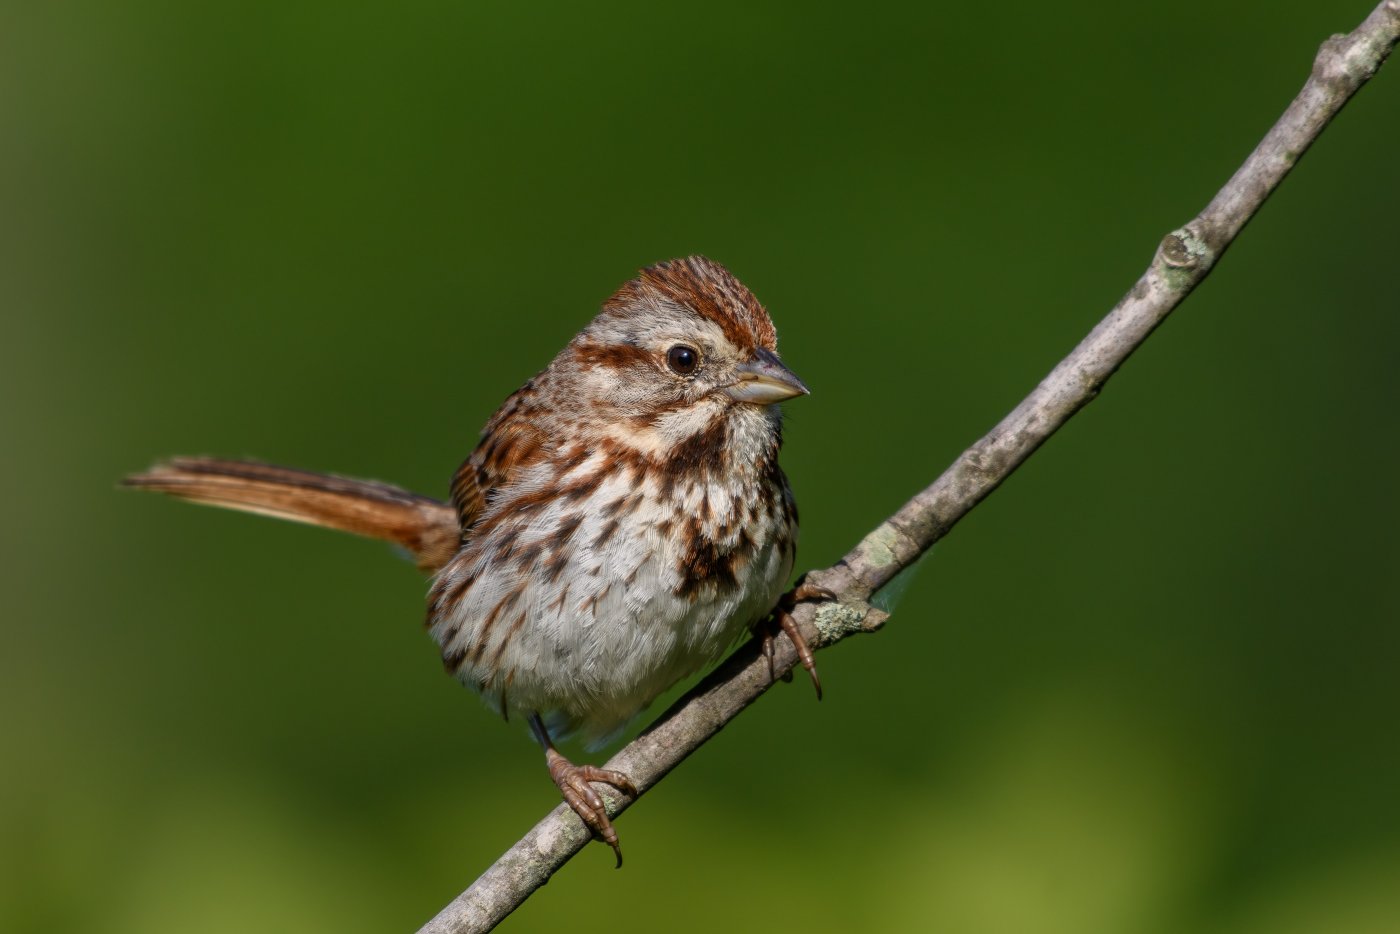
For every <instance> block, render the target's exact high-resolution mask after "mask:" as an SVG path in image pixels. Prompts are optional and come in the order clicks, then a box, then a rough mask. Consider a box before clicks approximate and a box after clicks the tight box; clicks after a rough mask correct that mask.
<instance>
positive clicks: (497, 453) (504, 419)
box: [452, 380, 545, 540]
mask: <svg viewBox="0 0 1400 934" xmlns="http://www.w3.org/2000/svg"><path fill="white" fill-rule="evenodd" d="M534 384H535V381H534V380H531V381H530V382H528V383H526V384H525V385H524V386H523V387H521V389H520V390H519V391H517V392H516V393H514V394H513V395H512V396H511V397H510V398H508V399H507V400H506V401H505V402H504V403H502V405H501V407H500V408H499V409H497V410H496V414H495V415H493V416H491V420H490V421H489V422H487V423H486V428H485V429H483V430H482V432H481V442H480V443H479V444H478V445H477V446H476V450H474V451H472V453H471V456H470V457H468V458H467V459H466V460H465V461H463V462H462V466H461V467H458V468H457V472H456V473H455V474H453V475H452V504H453V505H454V506H455V507H457V521H458V523H459V524H460V526H461V528H462V538H463V540H465V539H466V538H467V537H468V536H469V535H470V534H471V529H472V525H473V524H474V523H475V522H476V520H477V519H478V518H480V516H481V512H482V510H483V509H485V508H486V505H487V503H488V502H490V500H491V499H492V497H493V494H494V493H495V491H496V488H497V487H499V486H500V485H501V484H503V483H504V482H505V481H506V480H507V479H508V478H509V477H510V474H511V471H513V470H514V469H515V468H517V467H519V466H521V465H522V464H525V463H528V462H530V461H533V460H535V459H536V458H537V457H538V456H539V455H541V454H542V453H543V448H544V444H545V435H544V433H543V432H542V431H541V430H540V429H539V428H537V427H536V424H537V422H536V419H535V418H534V417H533V416H534V414H535V412H536V403H535V393H534Z"/></svg>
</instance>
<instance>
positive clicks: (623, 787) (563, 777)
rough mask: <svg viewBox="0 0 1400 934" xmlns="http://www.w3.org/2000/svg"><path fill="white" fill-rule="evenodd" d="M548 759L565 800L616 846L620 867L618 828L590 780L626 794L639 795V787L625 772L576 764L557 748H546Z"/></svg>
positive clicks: (620, 866)
mask: <svg viewBox="0 0 1400 934" xmlns="http://www.w3.org/2000/svg"><path fill="white" fill-rule="evenodd" d="M545 761H546V763H547V764H548V765H549V777H550V778H552V779H553V780H554V784H555V785H556V786H557V787H558V788H559V792H560V794H562V795H563V796H564V801H565V802H567V803H568V805H569V807H570V808H572V809H573V812H574V813H575V814H577V815H578V816H579V820H581V821H583V823H584V826H586V827H587V828H588V829H589V830H591V831H593V833H594V835H596V836H597V837H598V838H599V839H600V840H602V841H603V842H604V843H606V844H607V845H608V846H610V847H612V850H613V853H614V854H616V856H617V867H616V868H618V869H621V868H622V847H621V846H620V845H619V844H618V839H617V831H616V830H614V829H613V825H612V821H611V820H610V819H609V818H608V809H607V805H606V804H604V802H603V797H602V795H600V794H598V792H597V790H596V789H594V788H593V786H592V785H591V784H589V783H590V782H602V783H603V784H605V785H612V786H613V787H614V788H616V789H617V790H618V791H621V792H622V793H624V794H627V795H631V796H632V797H636V795H637V787H636V786H635V785H633V784H632V780H631V779H629V778H628V777H627V776H626V775H623V774H622V773H621V772H614V771H613V770H611V769H600V768H597V767H596V766H592V765H574V764H573V763H572V762H570V761H569V760H568V759H565V758H564V757H563V756H562V755H560V754H559V753H558V752H557V751H555V750H553V749H549V750H546V752H545Z"/></svg>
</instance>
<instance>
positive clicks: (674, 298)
mask: <svg viewBox="0 0 1400 934" xmlns="http://www.w3.org/2000/svg"><path fill="white" fill-rule="evenodd" d="M651 302H671V303H674V304H677V305H683V306H685V307H687V308H690V309H691V310H693V311H694V312H695V313H696V314H698V315H700V316H701V317H703V318H706V319H708V320H710V321H713V322H714V323H715V324H717V325H719V326H720V328H722V329H723V331H724V336H725V337H726V338H728V339H729V341H730V342H731V343H733V344H734V345H735V346H736V347H763V348H766V349H768V350H776V349H777V347H778V334H777V332H776V331H775V330H774V329H773V322H772V320H771V319H770V318H769V317H768V312H767V311H765V310H764V308H763V306H762V305H761V304H759V301H758V299H756V298H754V296H753V293H752V292H750V291H749V290H748V289H747V288H746V287H745V286H744V284H743V283H742V282H740V281H739V280H738V279H736V278H734V276H733V274H732V273H730V271H729V270H728V269H725V268H724V267H723V266H721V265H720V264H719V263H717V262H715V261H714V260H712V259H709V258H708V257H705V256H698V255H697V256H687V257H685V258H684V259H673V260H667V261H666V262H664V263H657V264H656V265H654V266H648V267H647V268H646V269H643V270H642V271H641V274H640V275H638V276H637V278H635V279H633V280H631V281H630V282H628V283H626V284H625V285H623V286H622V288H620V289H618V290H617V291H616V292H615V293H614V294H613V296H612V298H610V299H608V300H607V301H606V302H605V303H604V304H603V310H604V311H605V312H607V311H614V312H620V311H626V310H628V309H629V308H634V307H635V306H636V305H638V304H648V303H651Z"/></svg>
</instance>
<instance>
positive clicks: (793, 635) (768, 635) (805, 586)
mask: <svg viewBox="0 0 1400 934" xmlns="http://www.w3.org/2000/svg"><path fill="white" fill-rule="evenodd" d="M835 599H836V594H834V593H832V592H831V591H830V590H828V589H827V588H825V587H819V586H817V585H816V584H809V583H807V581H806V580H805V579H804V580H800V581H798V582H797V586H796V587H794V588H793V589H792V590H790V591H788V592H787V593H785V594H783V596H782V597H781V598H780V599H779V600H778V605H777V606H776V607H774V608H773V615H772V617H771V622H774V623H777V624H778V628H779V629H781V630H782V631H783V632H784V633H785V634H786V635H787V637H788V639H790V640H791V641H792V647H793V648H794V649H795V650H796V651H797V660H798V662H799V663H801V665H802V667H803V668H805V669H807V674H808V676H809V677H811V679H812V687H813V688H814V689H815V690H816V692H817V700H821V699H822V680H821V678H820V677H819V676H818V675H817V661H816V659H815V658H814V657H813V656H812V648H811V646H809V645H808V644H807V640H806V639H805V638H804V637H803V635H802V630H801V629H799V628H798V627H797V620H795V619H793V616H792V611H793V609H794V608H795V607H796V606H797V605H798V604H799V603H806V602H808V601H812V600H816V601H834V600H835ZM763 651H764V654H766V655H767V656H768V672H769V675H770V677H771V676H773V675H774V673H775V669H774V663H773V654H774V652H773V631H772V629H771V627H770V628H768V629H766V630H765V631H764V633H763ZM783 680H784V681H790V680H792V673H791V672H786V673H784V675H783Z"/></svg>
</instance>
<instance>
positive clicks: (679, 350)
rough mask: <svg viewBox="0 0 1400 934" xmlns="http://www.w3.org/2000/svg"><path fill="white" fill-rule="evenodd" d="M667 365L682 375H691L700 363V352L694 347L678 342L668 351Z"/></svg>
mask: <svg viewBox="0 0 1400 934" xmlns="http://www.w3.org/2000/svg"><path fill="white" fill-rule="evenodd" d="M666 365H667V366H669V367H670V368H671V371H672V372H674V373H678V374H680V375H681V376H689V375H690V374H691V373H694V372H695V368H696V367H697V366H699V365H700V352H699V351H697V350H696V349H695V348H694V347H687V346H686V345H685V344H677V345H676V346H674V347H672V348H671V349H670V350H668V351H666Z"/></svg>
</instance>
